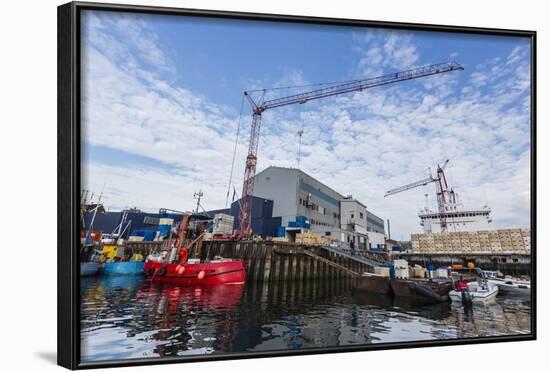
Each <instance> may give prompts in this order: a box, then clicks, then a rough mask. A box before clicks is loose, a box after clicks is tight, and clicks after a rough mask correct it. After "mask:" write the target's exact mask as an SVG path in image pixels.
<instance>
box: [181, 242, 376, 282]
mask: <svg viewBox="0 0 550 372" xmlns="http://www.w3.org/2000/svg"><path fill="white" fill-rule="evenodd" d="M216 256H221V257H224V258H234V259H240V260H243V261H245V262H246V265H247V273H248V276H247V280H249V281H263V282H270V281H278V280H283V281H284V280H291V281H302V280H309V279H326V278H332V279H338V278H344V277H352V276H357V275H361V274H362V273H363V272H372V271H373V267H374V266H376V265H377V264H378V263H377V262H375V261H373V260H369V259H367V258H364V257H361V256H356V255H351V254H349V253H346V252H342V251H339V250H337V249H333V248H329V247H320V246H308V245H296V244H292V243H285V242H273V241H222V240H213V241H204V242H203V243H202V245H201V246H200V247H197V248H195V249H193V251H192V252H191V257H195V258H200V259H202V260H204V259H213V258H214V257H216Z"/></svg>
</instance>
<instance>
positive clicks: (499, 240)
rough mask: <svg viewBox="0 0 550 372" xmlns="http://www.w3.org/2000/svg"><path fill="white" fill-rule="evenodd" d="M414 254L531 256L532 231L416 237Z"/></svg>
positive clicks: (471, 232) (438, 234) (424, 235)
mask: <svg viewBox="0 0 550 372" xmlns="http://www.w3.org/2000/svg"><path fill="white" fill-rule="evenodd" d="M411 240H412V250H413V253H421V254H434V253H448V254H468V253H471V254H488V253H493V254H513V253H515V254H530V253H531V230H530V229H501V230H491V231H468V232H444V233H433V234H412V235H411Z"/></svg>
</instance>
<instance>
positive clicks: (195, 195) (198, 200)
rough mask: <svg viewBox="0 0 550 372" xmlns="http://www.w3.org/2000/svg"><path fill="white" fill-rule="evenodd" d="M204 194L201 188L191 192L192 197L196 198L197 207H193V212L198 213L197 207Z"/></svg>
mask: <svg viewBox="0 0 550 372" xmlns="http://www.w3.org/2000/svg"><path fill="white" fill-rule="evenodd" d="M203 196H204V194H203V192H202V190H199V191H198V192H196V193H194V194H193V197H194V198H195V199H197V208H196V209H195V213H199V207H200V206H201V198H202V197H203Z"/></svg>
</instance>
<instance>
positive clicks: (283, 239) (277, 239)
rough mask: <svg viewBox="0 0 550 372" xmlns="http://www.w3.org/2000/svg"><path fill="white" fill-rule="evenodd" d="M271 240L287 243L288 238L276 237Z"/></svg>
mask: <svg viewBox="0 0 550 372" xmlns="http://www.w3.org/2000/svg"><path fill="white" fill-rule="evenodd" d="M271 240H272V241H274V242H284V243H288V238H287V237H284V236H276V237H273V238H271Z"/></svg>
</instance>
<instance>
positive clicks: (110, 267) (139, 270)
mask: <svg viewBox="0 0 550 372" xmlns="http://www.w3.org/2000/svg"><path fill="white" fill-rule="evenodd" d="M144 264H145V262H106V263H105V265H104V266H103V268H102V270H101V274H103V275H143V265H144Z"/></svg>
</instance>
